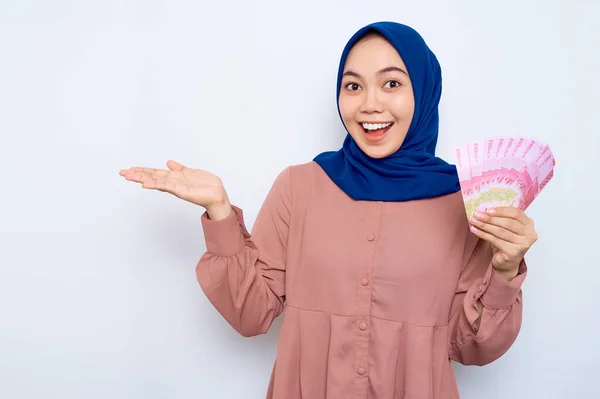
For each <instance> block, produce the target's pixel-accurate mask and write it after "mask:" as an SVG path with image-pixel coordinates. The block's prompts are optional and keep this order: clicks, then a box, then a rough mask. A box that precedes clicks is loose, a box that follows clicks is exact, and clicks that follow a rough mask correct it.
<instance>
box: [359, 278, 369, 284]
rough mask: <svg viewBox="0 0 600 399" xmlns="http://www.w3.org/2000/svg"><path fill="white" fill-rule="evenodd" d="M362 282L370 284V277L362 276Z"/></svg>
mask: <svg viewBox="0 0 600 399" xmlns="http://www.w3.org/2000/svg"><path fill="white" fill-rule="evenodd" d="M360 283H361V284H362V285H367V284H369V279H368V278H366V277H363V278H362V280H360Z"/></svg>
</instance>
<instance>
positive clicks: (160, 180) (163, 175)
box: [119, 161, 231, 220]
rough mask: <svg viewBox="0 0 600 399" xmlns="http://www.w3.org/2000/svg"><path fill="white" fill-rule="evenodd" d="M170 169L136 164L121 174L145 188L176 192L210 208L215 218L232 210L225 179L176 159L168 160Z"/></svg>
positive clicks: (189, 200)
mask: <svg viewBox="0 0 600 399" xmlns="http://www.w3.org/2000/svg"><path fill="white" fill-rule="evenodd" d="M167 167H168V168H169V169H168V170H164V169H153V168H142V167H133V168H129V169H122V170H121V171H120V172H119V174H120V175H121V176H123V177H124V178H125V179H126V180H129V181H132V182H136V183H141V184H142V187H143V188H146V189H150V190H159V191H163V192H167V193H170V194H173V195H174V196H176V197H178V198H181V199H183V200H185V201H188V202H191V203H193V204H196V205H200V206H202V207H204V208H205V209H206V211H207V212H208V216H209V217H210V218H211V219H213V220H221V219H224V218H226V217H227V216H229V214H230V213H231V204H230V203H229V198H228V197H227V192H226V191H225V187H224V186H223V182H221V179H219V177H217V176H215V175H213V174H212V173H210V172H207V171H204V170H199V169H190V168H188V167H185V166H183V165H181V164H180V163H178V162H175V161H168V162H167Z"/></svg>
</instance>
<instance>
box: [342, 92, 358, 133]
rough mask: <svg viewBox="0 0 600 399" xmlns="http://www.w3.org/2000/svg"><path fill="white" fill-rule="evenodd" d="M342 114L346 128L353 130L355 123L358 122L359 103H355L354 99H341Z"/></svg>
mask: <svg viewBox="0 0 600 399" xmlns="http://www.w3.org/2000/svg"><path fill="white" fill-rule="evenodd" d="M339 105H340V114H341V115H342V120H343V121H344V125H346V127H348V128H350V129H353V126H352V125H353V122H356V114H357V111H358V106H359V105H358V102H357V101H354V99H353V98H348V97H346V98H344V97H340V101H339Z"/></svg>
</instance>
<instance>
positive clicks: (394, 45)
mask: <svg viewBox="0 0 600 399" xmlns="http://www.w3.org/2000/svg"><path fill="white" fill-rule="evenodd" d="M337 95H338V110H339V114H340V116H341V118H342V121H343V123H344V125H345V127H346V129H347V131H348V133H349V134H348V136H347V137H346V139H345V141H344V144H343V147H342V148H341V149H340V150H339V151H337V152H331V153H323V154H321V155H319V156H317V157H316V158H315V160H314V161H313V162H309V163H306V164H302V165H295V166H290V167H288V168H287V169H285V170H284V171H283V172H282V173H281V174H280V175H279V176H278V178H277V179H276V181H275V183H274V185H273V187H272V189H271V190H270V192H269V194H268V195H267V198H266V200H265V202H264V204H263V206H262V208H261V210H260V212H259V214H258V216H257V218H256V221H255V223H254V226H253V231H252V234H250V233H248V231H247V230H246V228H245V225H244V220H243V215H242V211H241V209H239V208H237V207H235V206H232V205H231V204H230V203H229V200H228V197H227V194H226V192H225V189H224V188H223V185H222V183H221V181H220V180H219V178H218V177H216V176H214V175H212V174H210V173H209V172H205V171H201V170H194V169H189V168H187V167H184V166H183V165H181V164H179V163H176V162H174V161H169V162H168V164H167V166H168V168H169V170H156V169H148V168H131V169H128V170H124V171H121V174H122V175H123V176H125V177H126V179H127V180H130V181H134V182H138V183H142V186H143V187H144V188H148V189H158V190H162V191H166V192H169V193H171V194H174V195H176V196H177V197H179V198H182V199H184V200H187V201H190V202H192V203H195V204H198V205H200V206H202V207H204V208H206V212H205V213H204V215H203V216H202V219H201V220H202V226H203V228H204V233H205V239H206V248H207V252H206V253H205V254H204V255H203V256H202V257H201V259H200V261H199V263H198V265H197V269H196V270H197V277H198V281H199V283H200V286H201V287H202V289H203V291H204V292H205V294H206V295H207V297H208V298H209V300H210V301H211V303H212V304H213V305H214V306H215V307H216V309H217V310H218V311H219V312H220V313H221V314H222V315H223V317H224V318H225V319H226V320H227V321H228V322H229V323H230V324H231V326H232V327H233V328H234V329H236V330H237V331H238V332H239V333H240V334H242V335H243V336H253V335H257V334H262V333H265V332H266V331H267V330H268V329H269V327H270V326H271V323H272V322H273V320H274V318H275V317H277V316H278V315H279V314H280V313H281V312H282V311H283V309H284V307H285V308H286V313H285V316H284V321H283V326H282V329H281V333H280V341H279V345H278V351H277V359H276V362H275V365H274V368H273V373H272V375H271V380H270V384H269V389H268V394H267V397H268V398H276V399H296V398H310V399H317V398H335V399H337V398H340V399H342V398H415V399H416V398H444V399H447V398H458V397H459V395H458V391H457V386H456V382H455V378H454V374H453V371H452V367H451V363H450V360H455V361H457V362H460V363H463V364H476V365H484V364H487V363H490V362H492V361H494V360H495V359H497V358H499V357H500V356H501V355H502V354H503V353H505V352H506V351H507V350H508V349H509V347H510V346H511V345H512V343H513V342H514V340H515V338H516V337H517V334H518V332H519V329H520V326H521V315H522V313H521V312H522V302H521V284H522V282H523V280H524V278H525V275H526V265H525V261H524V259H523V257H524V255H525V253H526V252H527V250H528V249H529V247H530V246H531V245H532V244H533V242H535V240H536V232H535V230H534V227H533V222H532V220H531V219H529V218H528V217H527V216H526V215H525V214H524V213H523V212H522V211H520V210H518V209H516V208H496V209H488V210H487V211H486V212H483V213H481V212H479V213H477V215H476V216H475V217H474V218H473V219H472V220H467V218H466V216H465V209H464V204H463V201H462V196H461V193H460V187H459V184H458V177H457V174H456V168H455V167H454V166H452V165H449V164H447V163H446V162H444V161H443V160H441V159H439V158H436V157H435V156H434V151H435V146H436V141H437V133H438V103H439V100H440V95H441V72H440V67H439V64H438V62H437V60H436V58H435V56H434V54H433V53H432V52H431V51H430V50H429V48H428V47H427V45H426V44H425V42H424V41H423V39H422V38H421V36H420V35H419V34H418V33H417V32H415V31H414V30H413V29H411V28H409V27H407V26H404V25H400V24H396V23H391V22H381V23H375V24H371V25H368V26H366V27H364V28H362V29H360V30H359V31H358V32H357V33H356V34H355V35H354V36H353V37H352V38H351V39H350V41H349V42H348V44H347V46H346V48H345V49H344V52H343V54H342V58H341V62H340V67H339V74H338V84H337Z"/></svg>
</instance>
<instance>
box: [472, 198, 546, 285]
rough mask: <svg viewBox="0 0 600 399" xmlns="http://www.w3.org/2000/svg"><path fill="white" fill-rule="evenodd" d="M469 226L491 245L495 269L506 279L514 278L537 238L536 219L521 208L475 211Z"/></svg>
mask: <svg viewBox="0 0 600 399" xmlns="http://www.w3.org/2000/svg"><path fill="white" fill-rule="evenodd" d="M470 223H471V231H472V232H473V234H475V235H476V236H478V237H479V238H481V239H483V240H485V241H487V242H489V243H490V244H491V245H492V250H493V253H494V257H493V258H492V266H494V268H495V269H496V270H497V271H498V272H499V273H500V274H501V275H503V276H504V277H505V278H507V279H509V280H510V279H512V278H514V277H515V276H516V275H517V274H518V271H519V264H520V263H521V260H522V259H523V257H524V256H525V253H526V252H527V251H528V250H529V248H530V247H531V246H532V245H533V244H534V243H535V242H536V241H537V238H538V236H537V233H536V231H535V228H534V225H533V220H532V219H530V218H529V217H528V216H527V215H525V213H524V212H523V211H522V210H521V209H518V208H515V207H498V208H489V209H487V211H485V212H484V211H477V212H475V213H474V214H473V217H472V218H471V220H470Z"/></svg>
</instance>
